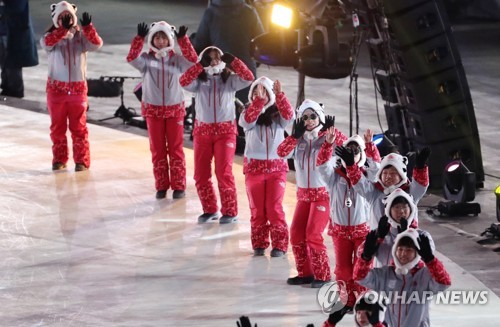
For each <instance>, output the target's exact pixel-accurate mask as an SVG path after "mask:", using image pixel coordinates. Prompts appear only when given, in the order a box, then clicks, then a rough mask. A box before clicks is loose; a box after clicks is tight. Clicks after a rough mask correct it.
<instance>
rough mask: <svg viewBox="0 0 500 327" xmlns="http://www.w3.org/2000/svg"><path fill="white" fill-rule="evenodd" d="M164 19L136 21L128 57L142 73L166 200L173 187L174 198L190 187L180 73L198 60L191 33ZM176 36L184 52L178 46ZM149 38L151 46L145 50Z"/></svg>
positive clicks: (159, 193) (160, 192)
mask: <svg viewBox="0 0 500 327" xmlns="http://www.w3.org/2000/svg"><path fill="white" fill-rule="evenodd" d="M186 32H187V28H186V27H185V26H181V27H179V31H177V30H176V29H175V27H173V26H171V25H170V24H168V23H167V22H165V21H159V22H154V23H151V25H150V26H149V27H148V26H147V25H146V24H145V23H139V24H138V25H137V35H136V36H135V37H134V39H133V40H132V43H131V45H130V50H129V53H128V55H127V62H128V63H129V64H130V65H132V67H134V68H135V69H137V70H138V71H139V72H140V73H141V75H142V99H141V111H142V116H143V117H145V119H146V122H147V125H148V136H149V148H150V150H151V156H152V162H153V175H154V178H155V189H156V198H157V199H163V198H165V197H166V195H167V190H169V189H172V190H173V193H172V197H173V198H174V199H179V198H183V197H184V196H185V190H186V160H185V155H184V148H183V142H184V116H185V115H186V107H185V103H184V93H183V92H182V88H181V85H180V84H179V77H180V76H181V74H182V73H183V72H185V71H186V70H187V69H188V68H189V67H191V66H192V65H193V64H194V63H195V62H196V60H197V55H196V51H195V50H194V48H193V46H192V45H191V41H189V38H188V37H187V36H186ZM174 37H175V38H176V39H177V43H178V44H179V47H180V50H181V53H180V54H179V53H177V52H176V51H175V50H174V47H175V41H174ZM145 41H146V45H147V51H144V52H143V51H142V49H143V47H144V42H145Z"/></svg>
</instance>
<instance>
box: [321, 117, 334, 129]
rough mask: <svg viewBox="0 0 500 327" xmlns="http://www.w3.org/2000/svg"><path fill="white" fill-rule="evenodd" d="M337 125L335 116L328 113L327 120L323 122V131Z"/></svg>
mask: <svg viewBox="0 0 500 327" xmlns="http://www.w3.org/2000/svg"><path fill="white" fill-rule="evenodd" d="M332 126H335V116H331V115H326V116H325V122H324V123H323V127H322V128H321V130H322V131H326V130H327V129H329V128H330V127H332Z"/></svg>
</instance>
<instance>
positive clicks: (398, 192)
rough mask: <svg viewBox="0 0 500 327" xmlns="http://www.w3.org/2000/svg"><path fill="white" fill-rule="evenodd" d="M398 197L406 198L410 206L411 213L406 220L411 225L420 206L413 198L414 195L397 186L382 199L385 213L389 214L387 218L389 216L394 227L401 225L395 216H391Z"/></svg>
mask: <svg viewBox="0 0 500 327" xmlns="http://www.w3.org/2000/svg"><path fill="white" fill-rule="evenodd" d="M398 197H403V198H405V199H406V201H408V204H409V206H410V215H409V216H408V217H406V220H407V221H408V226H410V225H411V224H412V223H413V220H415V217H416V215H417V211H418V208H417V206H416V205H415V201H414V200H413V197H412V196H411V195H410V194H408V193H406V192H405V191H403V190H402V189H400V188H397V189H395V190H394V191H392V192H391V194H389V195H388V196H387V197H386V198H385V199H383V200H382V202H383V203H384V205H385V209H384V214H385V215H386V216H387V218H389V220H388V221H389V224H391V226H392V227H393V228H397V227H401V224H400V223H398V222H397V221H395V220H394V218H392V216H391V206H392V203H393V202H394V200H395V199H396V198H398Z"/></svg>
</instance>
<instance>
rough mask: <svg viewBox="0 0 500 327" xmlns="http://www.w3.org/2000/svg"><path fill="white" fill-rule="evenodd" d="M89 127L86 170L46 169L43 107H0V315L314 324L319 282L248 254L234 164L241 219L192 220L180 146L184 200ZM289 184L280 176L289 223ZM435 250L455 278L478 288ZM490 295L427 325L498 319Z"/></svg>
mask: <svg viewBox="0 0 500 327" xmlns="http://www.w3.org/2000/svg"><path fill="white" fill-rule="evenodd" d="M89 130H90V144H91V153H92V166H91V169H90V170H89V171H88V172H79V173H75V172H74V170H73V168H74V166H73V163H72V162H71V161H70V163H71V164H69V165H68V170H67V171H62V172H57V173H53V172H52V171H51V150H50V147H51V144H50V140H49V135H48V133H49V117H48V116H47V115H44V114H39V113H33V112H30V111H24V110H20V109H13V108H9V107H5V106H0V131H1V139H0V172H1V175H0V185H1V189H0V224H1V225H0V244H1V250H0V251H1V258H2V261H1V267H0V271H1V272H0V288H1V292H0V299H1V302H0V303H1V307H2V310H1V312H2V314H1V318H2V319H1V320H2V322H1V323H0V325H2V326H48V325H50V326H236V323H235V322H236V320H237V318H238V317H239V316H240V315H241V314H246V315H249V316H250V317H251V320H252V322H255V323H258V325H259V326H306V325H307V324H308V323H314V324H315V326H321V324H322V322H323V321H324V320H325V318H326V316H325V315H324V314H322V312H321V308H320V306H319V305H318V302H317V291H316V290H314V289H310V288H305V287H291V286H287V285H286V283H285V280H286V278H287V277H288V276H290V275H293V274H295V273H296V272H295V270H294V261H293V255H292V254H291V251H289V252H288V254H287V256H286V257H284V258H272V259H271V258H270V257H269V253H267V254H266V256H265V257H257V258H254V257H253V256H252V249H251V245H250V237H249V232H250V225H249V209H248V202H247V199H246V194H245V188H244V178H243V175H242V173H241V172H242V168H241V166H240V165H237V164H235V166H234V172H235V177H236V179H237V186H238V201H239V209H240V210H239V211H240V213H239V217H240V221H239V222H238V223H237V224H233V225H229V226H220V225H219V224H217V223H211V224H206V225H198V224H196V217H197V216H198V215H199V214H200V213H201V206H200V204H199V201H198V199H197V195H196V190H195V188H194V182H193V180H192V174H193V154H192V151H191V150H188V149H186V160H187V163H188V188H187V196H186V198H184V199H180V200H175V201H174V200H172V199H171V192H170V191H169V192H168V194H167V199H164V200H160V201H159V200H156V199H155V197H154V195H155V190H154V182H153V176H152V165H151V159H150V153H149V148H148V146H149V144H148V140H147V138H144V137H141V136H136V135H131V134H127V133H124V132H119V131H116V130H111V129H107V128H103V127H99V126H93V125H89ZM294 192H295V186H294V185H292V184H289V185H287V190H286V196H285V212H286V214H287V217H288V220H289V221H290V219H291V217H292V212H293V207H294V202H295V201H294V199H295V194H294ZM325 237H327V239H326V240H327V244H328V247H329V249H330V250H331V244H332V242H331V239H330V238H329V237H328V236H327V235H326V233H325ZM330 252H331V251H330ZM331 253H332V252H331ZM439 257H440V258H442V259H443V261H444V262H445V265H446V266H447V268H448V269H449V271H450V272H451V275H452V279H453V283H454V288H455V289H460V290H462V289H474V290H480V289H485V286H484V285H483V284H481V283H480V282H479V281H478V280H476V279H475V278H473V277H472V276H471V275H469V274H467V273H465V272H464V271H463V270H462V269H461V268H460V267H458V266H457V265H455V264H454V263H453V262H451V261H449V260H448V259H447V258H444V257H443V256H441V255H440V256H439ZM330 260H331V264H332V269H333V267H334V263H335V260H334V258H333V257H331V258H330ZM498 304H500V301H499V299H498V298H497V297H496V296H495V295H494V294H490V295H489V303H488V304H487V305H482V306H480V305H474V306H470V305H469V306H465V305H447V306H446V305H435V306H433V308H432V312H431V321H432V323H433V324H432V325H433V326H445V325H447V326H449V325H450V324H453V325H454V326H471V325H481V326H496V325H497V324H498V321H499V318H500V314H499V313H498V307H499V306H498ZM493 308H496V310H494V309H493ZM352 325H353V319H352V316H347V317H346V318H345V319H344V321H343V322H342V323H341V324H339V326H352Z"/></svg>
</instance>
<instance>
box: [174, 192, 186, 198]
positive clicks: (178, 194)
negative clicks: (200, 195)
mask: <svg viewBox="0 0 500 327" xmlns="http://www.w3.org/2000/svg"><path fill="white" fill-rule="evenodd" d="M185 196H186V192H185V191H184V190H174V193H173V194H172V199H182V198H183V197H185Z"/></svg>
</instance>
